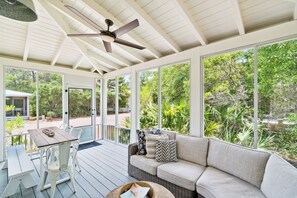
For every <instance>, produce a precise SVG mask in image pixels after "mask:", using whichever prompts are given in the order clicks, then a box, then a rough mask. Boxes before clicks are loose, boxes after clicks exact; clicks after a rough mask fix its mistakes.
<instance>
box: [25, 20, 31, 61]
mask: <svg viewBox="0 0 297 198" xmlns="http://www.w3.org/2000/svg"><path fill="white" fill-rule="evenodd" d="M32 28H33V24H32V23H28V27H27V35H26V42H25V49H24V55H23V61H27V59H28V55H29V47H30V41H31V38H32Z"/></svg>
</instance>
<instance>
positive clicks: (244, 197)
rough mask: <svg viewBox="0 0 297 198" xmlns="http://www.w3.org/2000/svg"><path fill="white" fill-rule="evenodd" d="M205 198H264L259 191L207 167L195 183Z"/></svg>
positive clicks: (239, 180)
mask: <svg viewBox="0 0 297 198" xmlns="http://www.w3.org/2000/svg"><path fill="white" fill-rule="evenodd" d="M196 189H197V192H198V193H199V194H200V195H202V196H204V197H207V198H265V196H264V195H263V193H262V192H261V191H260V189H258V188H256V187H255V186H253V185H251V184H249V183H247V182H245V181H243V180H241V179H239V178H237V177H234V176H232V175H230V174H228V173H225V172H223V171H220V170H218V169H216V168H213V167H207V168H206V169H205V171H204V172H203V174H202V175H201V177H200V178H199V179H198V181H197V183H196Z"/></svg>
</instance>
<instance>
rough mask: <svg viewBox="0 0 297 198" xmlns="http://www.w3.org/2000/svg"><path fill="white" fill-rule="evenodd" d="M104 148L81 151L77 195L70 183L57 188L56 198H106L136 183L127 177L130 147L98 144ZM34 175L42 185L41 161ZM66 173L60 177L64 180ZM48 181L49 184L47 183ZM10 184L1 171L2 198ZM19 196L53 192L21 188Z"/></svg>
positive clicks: (35, 162)
mask: <svg viewBox="0 0 297 198" xmlns="http://www.w3.org/2000/svg"><path fill="white" fill-rule="evenodd" d="M99 143H101V145H99V146H96V147H91V148H87V149H83V150H80V151H78V159H79V163H80V166H81V172H78V171H76V173H75V181H76V193H73V192H72V186H71V183H70V181H68V182H65V183H62V184H59V185H57V189H56V194H55V197H57V198H69V197H71V198H77V197H84V198H85V197H86V198H87V197H98V198H103V197H105V196H106V195H107V194H108V193H109V192H110V191H111V190H113V189H114V188H116V187H118V186H121V185H123V184H124V183H127V182H131V181H136V180H135V179H134V178H132V177H130V176H128V173H127V164H128V159H127V155H128V151H127V147H125V146H120V145H116V144H114V143H112V142H107V141H99ZM32 162H33V165H34V168H35V171H34V172H33V173H32V176H33V178H34V180H35V181H36V182H37V183H39V181H40V173H39V170H40V169H39V164H40V161H39V159H35V160H33V161H32ZM66 176H67V173H63V174H61V175H60V176H59V177H60V178H64V177H66ZM48 182H49V179H48V180H47V183H48ZM6 184H7V169H4V170H0V195H1V194H2V192H3V190H4V188H5V186H6ZM19 189H20V190H19V192H18V193H17V194H15V195H14V196H11V197H13V198H29V197H30V198H34V197H36V198H49V195H50V189H47V190H45V191H42V192H41V191H39V188H38V186H35V187H33V188H30V189H25V188H24V187H23V186H21V187H19Z"/></svg>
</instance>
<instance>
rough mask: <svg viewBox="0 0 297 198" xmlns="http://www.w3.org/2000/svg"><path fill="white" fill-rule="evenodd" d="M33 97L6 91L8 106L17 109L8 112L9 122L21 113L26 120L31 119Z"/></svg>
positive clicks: (27, 94) (23, 93)
mask: <svg viewBox="0 0 297 198" xmlns="http://www.w3.org/2000/svg"><path fill="white" fill-rule="evenodd" d="M31 95H32V94H30V93H25V92H19V91H12V90H5V96H6V105H12V106H14V107H15V108H14V110H12V111H9V112H6V118H7V119H8V120H9V119H11V118H13V117H15V116H17V114H18V113H19V114H20V116H22V117H23V118H24V119H29V115H30V111H29V106H30V105H29V104H30V103H29V98H30V96H31Z"/></svg>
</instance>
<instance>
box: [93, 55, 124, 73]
mask: <svg viewBox="0 0 297 198" xmlns="http://www.w3.org/2000/svg"><path fill="white" fill-rule="evenodd" d="M88 55H89V56H90V57H92V58H94V59H96V60H97V61H98V62H99V63H100V64H101V65H104V66H106V67H109V68H112V69H122V67H120V66H118V65H116V64H115V63H113V62H111V61H109V60H107V59H105V58H102V57H101V56H99V55H98V54H96V53H94V52H92V51H88Z"/></svg>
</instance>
